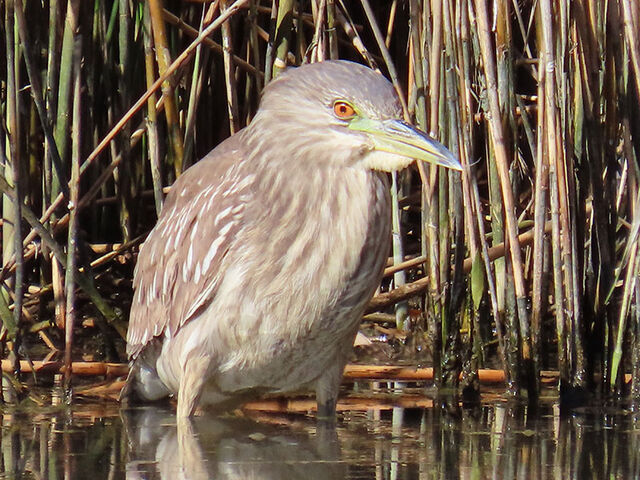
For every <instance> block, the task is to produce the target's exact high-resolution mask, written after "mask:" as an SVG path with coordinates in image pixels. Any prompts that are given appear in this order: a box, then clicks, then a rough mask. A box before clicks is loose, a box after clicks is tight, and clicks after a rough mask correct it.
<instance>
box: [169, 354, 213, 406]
mask: <svg viewBox="0 0 640 480" xmlns="http://www.w3.org/2000/svg"><path fill="white" fill-rule="evenodd" d="M210 364H211V359H210V358H209V357H207V356H204V357H192V358H189V359H188V360H187V362H186V364H185V366H184V373H183V375H182V378H181V379H180V390H179V391H178V411H177V416H178V417H180V418H185V417H190V416H192V415H193V414H194V412H195V411H196V407H197V406H198V400H199V399H200V394H201V393H202V388H203V387H204V384H205V382H206V380H207V371H208V370H209V365H210Z"/></svg>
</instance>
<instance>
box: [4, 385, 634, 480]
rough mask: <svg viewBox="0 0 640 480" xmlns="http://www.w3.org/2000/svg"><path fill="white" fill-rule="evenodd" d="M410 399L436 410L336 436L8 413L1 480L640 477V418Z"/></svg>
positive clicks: (261, 421) (346, 421)
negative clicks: (3, 479) (560, 413)
mask: <svg viewBox="0 0 640 480" xmlns="http://www.w3.org/2000/svg"><path fill="white" fill-rule="evenodd" d="M414 397H415V398H413V400H414V401H413V402H409V403H414V404H421V403H422V404H424V405H429V404H431V406H427V407H423V408H399V407H395V408H394V407H391V406H386V405H384V404H383V403H378V404H377V407H375V406H369V407H365V406H363V405H362V404H361V405H360V406H359V407H354V406H351V407H348V405H352V403H353V402H352V403H346V404H343V407H347V408H349V409H347V410H346V411H342V412H341V413H340V415H339V419H338V422H337V424H336V426H335V428H332V427H330V426H327V425H325V424H319V425H318V424H317V423H316V421H315V420H314V418H313V417H312V416H308V415H304V414H279V413H265V412H262V413H260V412H252V413H245V416H228V417H223V418H217V417H215V416H213V415H211V414H205V415H203V416H200V417H197V418H196V419H194V421H192V422H185V423H181V424H180V425H177V424H176V420H175V416H174V414H173V412H172V411H171V410H170V409H163V408H158V407H145V408H140V409H132V410H120V409H119V408H118V406H117V405H116V404H114V403H112V402H111V403H87V404H77V405H74V406H72V407H33V408H28V409H20V410H17V409H12V408H9V407H6V408H5V409H4V410H2V412H1V414H2V427H1V435H0V440H1V452H0V472H1V473H0V478H19V479H31V478H33V479H40V478H42V479H49V478H50V479H87V478H88V479H96V480H97V479H120V478H127V479H143V478H144V479H160V478H163V479H181V478H182V479H190V478H191V479H205V478H212V479H243V480H248V479H279V480H280V479H304V480H315V479H323V480H326V479H376V480H409V479H411V480H413V479H448V478H464V479H485V478H487V479H503V478H517V479H528V478H535V479H563V480H564V479H581V480H582V479H590V478H593V479H601V478H620V479H623V478H624V479H627V478H638V477H640V429H639V426H640V415H639V414H636V413H631V412H629V411H625V410H622V409H615V410H614V409H612V410H607V409H603V408H583V409H578V410H575V411H573V412H571V413H570V414H567V415H563V416H560V415H559V411H558V408H557V406H556V405H555V404H554V403H553V402H552V401H546V402H544V403H543V405H542V406H541V407H539V408H538V409H537V411H535V412H534V411H533V410H531V409H528V408H527V407H526V406H524V405H519V404H514V403H508V402H505V401H503V400H502V399H500V398H496V399H492V400H490V401H488V402H485V403H484V404H482V405H479V406H477V407H474V408H461V407H459V406H458V405H453V406H452V405H438V404H435V405H433V404H432V401H431V400H429V399H425V398H423V399H422V401H419V399H420V398H421V397H418V396H416V395H414ZM405 400H406V398H405ZM391 403H393V402H391ZM399 403H404V404H406V403H407V402H406V401H404V402H399Z"/></svg>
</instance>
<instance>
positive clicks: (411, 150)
mask: <svg viewBox="0 0 640 480" xmlns="http://www.w3.org/2000/svg"><path fill="white" fill-rule="evenodd" d="M349 128H350V129H351V130H356V131H359V132H363V133H367V134H368V135H369V137H370V138H371V139H372V141H373V145H374V148H375V149H376V150H379V151H382V152H388V153H393V154H396V155H402V156H404V157H409V158H414V159H416V160H422V161H423V162H429V163H433V164H435V165H440V166H443V167H446V168H452V169H454V170H462V165H460V162H459V161H458V159H456V157H454V156H453V154H452V153H451V152H450V151H449V150H448V149H447V147H445V146H444V145H442V144H441V143H440V142H438V141H437V140H434V139H433V138H431V137H430V136H429V135H427V134H426V133H424V132H421V131H420V130H418V129H417V128H415V127H412V126H411V125H409V124H408V123H405V122H403V121H402V120H394V119H390V120H371V119H368V118H355V119H353V120H352V121H351V123H350V124H349Z"/></svg>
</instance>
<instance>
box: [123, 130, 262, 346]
mask: <svg viewBox="0 0 640 480" xmlns="http://www.w3.org/2000/svg"><path fill="white" fill-rule="evenodd" d="M236 142H237V136H236V137H231V138H230V139H228V140H227V141H226V142H224V143H223V144H221V145H220V146H219V147H218V148H216V149H215V150H213V151H212V152H211V153H210V154H209V155H207V157H205V158H204V159H202V160H201V161H200V162H198V163H197V164H196V165H194V166H193V167H191V168H190V169H189V170H187V171H186V172H185V173H184V174H183V175H182V176H181V177H180V178H178V180H177V181H176V182H175V184H174V185H173V187H172V188H171V192H170V193H169V195H168V196H167V199H166V202H165V205H164V207H163V209H162V212H161V213H160V217H159V219H158V223H157V224H156V226H155V227H154V228H153V230H152V231H151V233H150V234H149V237H148V238H147V241H146V242H145V243H144V245H143V246H142V248H141V249H140V254H139V255H138V262H137V264H136V269H135V272H134V279H133V285H134V288H135V290H136V292H135V295H134V299H133V303H132V306H131V314H130V317H129V330H128V333H127V353H128V355H129V357H131V358H135V357H136V356H137V355H138V354H139V353H140V352H141V351H142V350H143V349H144V348H145V346H146V345H147V344H148V343H149V342H150V341H151V340H152V339H153V338H155V337H157V336H160V335H166V336H174V335H175V334H176V332H177V331H178V330H179V329H180V327H182V326H183V325H184V324H185V323H186V322H188V321H189V319H190V318H192V317H193V316H194V314H196V313H197V312H198V311H199V310H200V309H202V308H203V307H205V306H206V305H207V304H208V303H209V302H210V301H211V299H212V298H213V297H214V296H215V290H216V287H217V284H218V282H219V280H220V279H221V278H222V275H223V272H222V271H221V267H222V265H223V259H224V257H225V255H226V253H227V252H228V250H229V247H230V245H231V244H232V243H233V242H234V241H235V238H236V237H237V234H238V231H239V230H240V228H241V226H242V215H243V213H244V206H245V204H246V202H247V200H248V199H249V198H250V196H251V183H252V181H253V177H251V176H250V175H249V176H247V175H242V174H241V173H240V172H239V171H238V168H237V165H238V155H239V154H238V153H237V152H238V150H237V149H236V148H234V147H235V146H236V144H237V143H236Z"/></svg>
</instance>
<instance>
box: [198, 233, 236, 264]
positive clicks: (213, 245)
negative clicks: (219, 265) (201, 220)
mask: <svg viewBox="0 0 640 480" xmlns="http://www.w3.org/2000/svg"><path fill="white" fill-rule="evenodd" d="M227 225H230V224H227ZM227 225H225V228H226V226H227ZM228 230H229V229H227V231H228ZM221 231H222V230H221ZM224 240H225V236H224V235H220V236H219V237H218V238H216V239H215V240H214V241H213V243H211V246H210V247H209V251H208V252H207V254H206V255H205V257H204V260H202V272H203V273H204V272H206V271H207V270H209V266H210V265H211V262H212V261H213V257H215V256H216V253H217V252H218V247H220V245H221V244H222V242H224Z"/></svg>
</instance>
